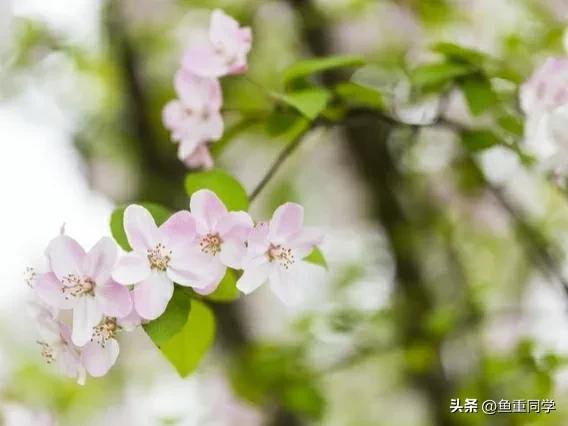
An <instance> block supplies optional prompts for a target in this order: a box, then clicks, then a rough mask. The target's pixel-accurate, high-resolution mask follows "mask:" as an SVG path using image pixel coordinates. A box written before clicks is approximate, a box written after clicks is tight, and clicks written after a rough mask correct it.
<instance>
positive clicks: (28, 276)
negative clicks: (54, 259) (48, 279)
mask: <svg viewBox="0 0 568 426" xmlns="http://www.w3.org/2000/svg"><path fill="white" fill-rule="evenodd" d="M36 279H37V273H36V271H35V269H34V268H32V267H31V266H28V267H27V268H26V270H25V271H24V282H25V283H26V284H27V286H28V287H30V288H33V287H34V284H35V281H36Z"/></svg>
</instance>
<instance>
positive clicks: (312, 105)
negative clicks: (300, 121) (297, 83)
mask: <svg viewBox="0 0 568 426" xmlns="http://www.w3.org/2000/svg"><path fill="white" fill-rule="evenodd" d="M272 96H273V97H274V98H276V99H277V100H279V101H281V102H284V103H285V104H287V105H289V106H291V107H292V108H294V109H296V110H297V111H298V112H300V113H301V114H302V115H304V116H305V117H306V118H308V119H310V120H314V119H315V118H317V117H318V115H320V113H321V112H322V111H323V110H324V109H325V107H326V106H327V103H328V102H329V100H330V99H331V94H330V93H329V92H328V91H327V90H325V89H321V88H319V87H311V88H308V89H303V90H299V91H297V92H292V93H288V94H280V93H273V94H272Z"/></svg>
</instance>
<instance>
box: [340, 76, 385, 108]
mask: <svg viewBox="0 0 568 426" xmlns="http://www.w3.org/2000/svg"><path fill="white" fill-rule="evenodd" d="M335 93H337V94H338V95H339V97H340V98H342V99H343V100H344V101H345V102H346V103H347V104H349V105H357V106H364V107H368V108H372V109H378V110H381V109H383V108H384V106H385V103H384V99H383V95H382V93H381V92H379V91H378V90H377V89H375V88H374V87H371V86H366V85H362V84H358V83H354V82H352V81H348V82H343V83H339V84H338V85H337V86H335Z"/></svg>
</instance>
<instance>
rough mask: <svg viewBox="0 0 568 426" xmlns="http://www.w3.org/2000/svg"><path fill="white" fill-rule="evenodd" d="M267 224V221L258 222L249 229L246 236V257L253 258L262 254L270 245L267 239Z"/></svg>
mask: <svg viewBox="0 0 568 426" xmlns="http://www.w3.org/2000/svg"><path fill="white" fill-rule="evenodd" d="M268 231H269V225H268V223H267V222H259V223H257V224H256V226H255V227H254V228H253V229H252V230H251V231H250V233H249V236H248V241H247V242H248V253H247V257H250V258H255V257H259V256H263V255H264V254H265V253H266V251H267V250H268V247H269V246H270V241H269V240H268Z"/></svg>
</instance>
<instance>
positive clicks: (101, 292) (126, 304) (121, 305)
mask: <svg viewBox="0 0 568 426" xmlns="http://www.w3.org/2000/svg"><path fill="white" fill-rule="evenodd" d="M95 297H96V298H97V300H98V301H99V304H100V305H101V309H102V311H103V313H104V314H105V315H108V316H109V317H115V318H122V317H125V316H127V315H128V314H129V313H130V311H131V310H132V297H131V296H130V291H129V290H128V288H126V287H124V286H123V285H120V284H118V283H116V282H114V281H110V282H109V283H108V284H107V285H105V286H98V287H96V288H95Z"/></svg>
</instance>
